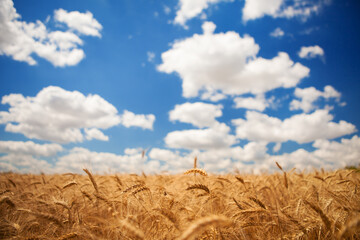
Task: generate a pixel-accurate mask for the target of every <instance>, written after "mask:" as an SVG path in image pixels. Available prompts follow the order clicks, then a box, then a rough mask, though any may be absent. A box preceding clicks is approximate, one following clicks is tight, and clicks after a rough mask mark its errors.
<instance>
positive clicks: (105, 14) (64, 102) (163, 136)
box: [0, 0, 360, 173]
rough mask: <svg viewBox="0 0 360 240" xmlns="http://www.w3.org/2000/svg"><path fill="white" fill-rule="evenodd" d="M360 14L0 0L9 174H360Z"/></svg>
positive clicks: (329, 4)
mask: <svg viewBox="0 0 360 240" xmlns="http://www.w3.org/2000/svg"><path fill="white" fill-rule="evenodd" d="M359 10H360V4H359V3H358V2H357V1H355V0H354V1H350V0H348V1H335V0H332V1H330V0H318V1H298V0H291V1H285V0H245V1H243V0H242V1H240V0H232V1H231V0H202V1H200V0H199V1H193V0H174V1H145V0H139V1H133V0H126V1H125V0H124V1H122V0H121V1H106V0H91V1H90V0H89V1H86V2H83V1H67V0H62V1H42V0H41V1H40V0H37V1H25V0H18V1H16V0H14V1H11V0H0V36H1V37H0V84H1V85H0V86H1V87H0V96H1V99H2V101H1V104H0V171H19V172H40V171H43V172H49V173H53V172H68V171H71V172H81V171H82V168H84V167H88V168H91V169H92V170H93V171H94V172H98V173H104V172H105V173H108V172H141V171H144V172H148V173H154V172H179V171H182V170H184V169H188V168H190V167H191V166H192V161H193V159H194V157H195V156H197V157H198V159H199V162H200V166H201V167H203V168H205V169H206V170H207V171H209V172H232V171H234V170H235V169H238V170H240V172H254V173H260V172H264V171H270V172H271V171H273V170H275V169H276V165H275V164H274V162H275V161H278V162H279V163H280V164H281V165H283V166H284V168H285V169H291V168H294V167H295V168H297V169H299V170H303V169H306V170H311V169H313V168H326V169H337V168H341V167H345V166H350V165H358V164H359V163H360V139H359V137H358V129H359V126H360V114H359V113H358V111H357V110H358V109H359V106H358V105H359V103H360V96H359V94H358V92H359V91H360V83H359V78H358V76H359V75H360V70H359V68H358V67H357V66H358V65H359V64H360V61H359V58H358V53H359V52H360V51H359V50H360V47H359V45H358V44H357V39H358V38H359V35H360V31H359V30H360V29H359V23H360V19H359V18H360V17H359V15H358V14H357V12H358V11H359ZM143 150H146V154H145V155H144V156H142V152H143Z"/></svg>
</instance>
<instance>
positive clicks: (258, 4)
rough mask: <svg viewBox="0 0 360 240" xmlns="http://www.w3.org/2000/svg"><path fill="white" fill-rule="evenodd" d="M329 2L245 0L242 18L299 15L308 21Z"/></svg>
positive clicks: (253, 18) (245, 19)
mask: <svg viewBox="0 0 360 240" xmlns="http://www.w3.org/2000/svg"><path fill="white" fill-rule="evenodd" d="M328 2H329V1H326V0H317V1H308V0H306V1H299V0H290V1H285V0H245V6H244V8H243V10H242V13H243V16H242V19H243V21H244V22H246V21H249V20H255V19H258V18H262V17H264V16H271V17H273V18H294V17H299V18H301V19H302V20H303V21H306V20H307V19H308V18H309V17H310V16H311V15H313V14H317V13H319V11H320V9H321V8H322V7H323V6H324V5H325V4H328Z"/></svg>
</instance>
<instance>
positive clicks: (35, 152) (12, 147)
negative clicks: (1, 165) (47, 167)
mask: <svg viewBox="0 0 360 240" xmlns="http://www.w3.org/2000/svg"><path fill="white" fill-rule="evenodd" d="M61 151H63V148H62V147H61V146H60V145H59V144H54V143H52V144H37V143H34V142H32V141H27V142H21V141H0V153H7V154H20V155H32V156H42V157H49V156H54V155H56V154H57V153H58V152H61Z"/></svg>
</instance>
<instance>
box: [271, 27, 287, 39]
mask: <svg viewBox="0 0 360 240" xmlns="http://www.w3.org/2000/svg"><path fill="white" fill-rule="evenodd" d="M284 35H285V33H284V31H283V30H282V29H281V28H279V27H277V28H275V29H274V31H272V32H271V33H270V36H271V37H274V38H281V37H283V36H284Z"/></svg>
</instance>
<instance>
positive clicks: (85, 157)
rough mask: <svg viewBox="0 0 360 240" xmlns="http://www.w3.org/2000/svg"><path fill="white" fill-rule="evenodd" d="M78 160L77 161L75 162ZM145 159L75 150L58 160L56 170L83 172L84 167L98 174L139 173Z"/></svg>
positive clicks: (83, 149)
mask: <svg viewBox="0 0 360 240" xmlns="http://www.w3.org/2000/svg"><path fill="white" fill-rule="evenodd" d="M75 159H76V160H75ZM144 162H145V159H144V158H142V155H141V153H138V154H132V155H127V154H124V155H117V154H114V153H107V152H93V151H90V150H88V149H86V148H79V147H76V148H73V149H72V150H71V151H70V152H69V153H68V154H67V155H65V156H62V157H60V158H59V159H58V161H57V162H56V165H55V167H54V168H55V169H57V170H58V171H59V172H67V171H71V172H75V173H78V172H82V169H83V168H84V167H86V168H89V169H92V170H93V171H94V172H98V173H110V172H112V173H113V172H121V173H139V172H141V166H142V165H143V164H144Z"/></svg>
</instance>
